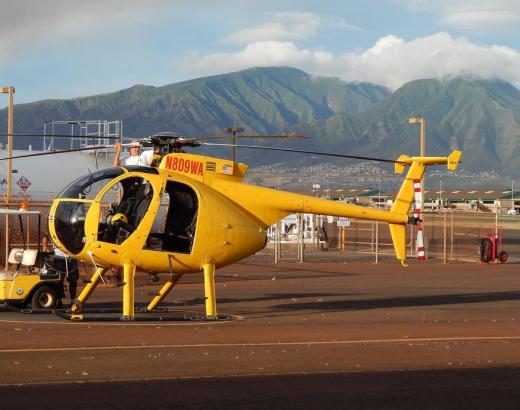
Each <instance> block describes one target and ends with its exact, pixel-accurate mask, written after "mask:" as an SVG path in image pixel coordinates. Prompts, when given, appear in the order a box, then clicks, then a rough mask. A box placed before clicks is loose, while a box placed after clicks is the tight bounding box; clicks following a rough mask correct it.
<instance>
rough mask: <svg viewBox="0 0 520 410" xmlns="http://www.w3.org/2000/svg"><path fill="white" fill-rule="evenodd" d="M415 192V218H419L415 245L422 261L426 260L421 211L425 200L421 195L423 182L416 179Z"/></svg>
mask: <svg viewBox="0 0 520 410" xmlns="http://www.w3.org/2000/svg"><path fill="white" fill-rule="evenodd" d="M413 191H414V194H415V213H414V217H415V218H417V220H418V222H417V241H416V243H415V245H416V249H417V258H418V259H419V260H421V261H423V260H424V259H425V252H424V237H423V227H422V221H421V211H422V208H423V198H422V193H421V180H420V179H414V180H413Z"/></svg>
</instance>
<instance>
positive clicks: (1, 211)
mask: <svg viewBox="0 0 520 410" xmlns="http://www.w3.org/2000/svg"><path fill="white" fill-rule="evenodd" d="M39 214H40V211H20V210H18V209H7V208H0V215H39Z"/></svg>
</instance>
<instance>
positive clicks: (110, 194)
mask: <svg viewBox="0 0 520 410" xmlns="http://www.w3.org/2000/svg"><path fill="white" fill-rule="evenodd" d="M112 188H113V189H109V190H108V191H107V193H106V194H105V195H104V196H103V198H102V199H101V205H102V207H103V208H104V209H105V211H104V215H103V217H102V220H101V221H100V223H99V229H98V240H100V241H103V242H109V243H115V244H120V243H122V242H124V241H125V240H126V239H127V238H128V237H129V236H130V235H131V234H132V232H134V231H135V230H136V229H137V227H138V226H139V224H140V223H141V221H142V220H143V218H144V216H145V215H146V212H147V211H148V207H149V206H150V202H151V200H152V197H153V188H152V185H151V184H150V182H148V181H147V180H146V179H144V178H142V177H130V178H126V179H122V180H121V181H119V182H118V183H115V184H114V186H113V187H112Z"/></svg>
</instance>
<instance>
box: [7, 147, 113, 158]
mask: <svg viewBox="0 0 520 410" xmlns="http://www.w3.org/2000/svg"><path fill="white" fill-rule="evenodd" d="M113 147H114V146H113V145H98V146H95V147H90V148H77V149H65V150H58V151H45V152H38V153H36V154H26V155H17V156H15V157H5V158H0V161H4V160H6V159H18V158H30V157H41V156H43V155H55V154H67V153H69V152H78V151H92V150H98V149H106V148H113Z"/></svg>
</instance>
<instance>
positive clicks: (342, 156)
mask: <svg viewBox="0 0 520 410" xmlns="http://www.w3.org/2000/svg"><path fill="white" fill-rule="evenodd" d="M200 145H204V146H219V147H230V146H232V145H233V144H221V143H214V142H201V143H200ZM235 146H236V147H239V148H249V149H263V150H268V151H283V152H297V153H300V154H312V155H324V156H329V157H338V158H352V159H363V160H367V161H379V162H389V163H392V164H402V163H403V162H402V161H396V160H394V159H386V158H374V157H362V156H358V155H345V154H336V153H333V152H320V151H306V150H300V149H290V148H274V147H263V146H261V145H241V144H238V145H237V144H235Z"/></svg>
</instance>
